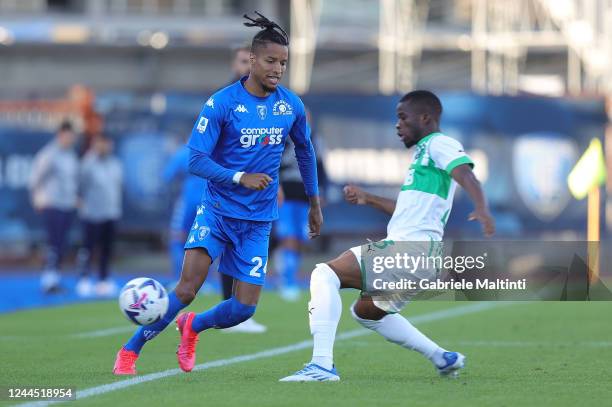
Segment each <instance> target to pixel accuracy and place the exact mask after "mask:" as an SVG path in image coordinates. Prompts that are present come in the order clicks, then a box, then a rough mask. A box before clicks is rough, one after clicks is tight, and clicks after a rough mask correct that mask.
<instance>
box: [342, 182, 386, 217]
mask: <svg viewBox="0 0 612 407" xmlns="http://www.w3.org/2000/svg"><path fill="white" fill-rule="evenodd" d="M344 199H346V200H347V202H350V203H352V204H355V205H369V206H371V207H373V208H376V209H378V210H381V211H383V212H384V213H386V214H388V215H393V212H394V211H395V203H396V201H394V200H393V199H389V198H384V197H382V196H378V195H374V194H370V193H369V192H366V191H364V190H363V189H361V188H359V187H357V186H355V185H347V186H345V187H344Z"/></svg>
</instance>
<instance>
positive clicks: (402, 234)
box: [387, 133, 474, 241]
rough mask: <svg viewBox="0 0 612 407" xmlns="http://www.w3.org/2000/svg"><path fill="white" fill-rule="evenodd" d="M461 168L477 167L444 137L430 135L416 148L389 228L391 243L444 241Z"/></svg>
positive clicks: (448, 138)
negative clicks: (455, 175) (455, 172)
mask: <svg viewBox="0 0 612 407" xmlns="http://www.w3.org/2000/svg"><path fill="white" fill-rule="evenodd" d="M461 164H469V165H470V166H472V167H473V166H474V163H473V162H472V160H471V159H470V157H468V156H467V154H466V153H465V151H464V150H463V146H462V145H461V143H459V142H458V141H457V140H455V139H453V138H450V137H448V136H445V135H444V134H442V133H432V134H429V135H428V136H426V137H424V138H423V139H421V140H420V141H419V142H418V143H417V144H416V146H415V151H414V158H413V160H412V164H411V165H410V168H409V169H408V173H407V175H406V178H405V180H404V185H402V188H401V190H400V192H399V195H398V197H397V204H396V206H395V211H394V212H393V216H392V217H391V220H390V221H389V224H388V225H387V238H388V239H391V240H396V241H410V240H414V241H417V240H431V239H433V240H435V241H439V240H442V236H443V235H444V226H445V225H446V221H447V220H448V216H449V215H450V211H451V208H452V206H453V196H454V195H455V189H456V188H457V183H456V182H455V181H454V180H453V179H452V177H451V175H450V174H451V172H452V171H453V170H454V169H455V168H456V167H457V166H459V165H461Z"/></svg>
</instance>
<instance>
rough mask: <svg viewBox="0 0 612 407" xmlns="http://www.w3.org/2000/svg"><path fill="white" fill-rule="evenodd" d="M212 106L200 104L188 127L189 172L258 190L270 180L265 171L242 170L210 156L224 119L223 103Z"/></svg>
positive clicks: (218, 181)
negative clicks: (200, 107) (226, 166)
mask: <svg viewBox="0 0 612 407" xmlns="http://www.w3.org/2000/svg"><path fill="white" fill-rule="evenodd" d="M213 106H214V107H213ZM213 106H211V105H209V104H206V105H204V108H203V109H202V112H201V113H200V115H199V116H198V119H197V120H196V123H195V125H194V126H193V130H192V131H191V137H190V139H189V143H188V146H189V148H190V150H191V152H190V154H189V172H190V173H192V174H194V175H197V176H198V177H201V178H205V179H207V180H210V181H213V182H216V183H219V184H225V185H228V186H229V185H232V184H240V185H242V186H243V187H245V188H248V189H256V190H261V189H264V188H266V187H267V186H268V185H269V184H270V182H272V178H270V176H268V175H267V174H261V173H256V174H246V173H244V172H242V171H236V170H232V169H229V168H225V167H223V166H222V165H219V164H218V163H216V162H215V161H214V160H213V159H212V158H211V154H212V152H213V151H214V149H215V147H216V145H217V142H218V141H219V137H220V136H221V129H222V128H223V123H224V120H225V118H224V117H225V107H224V106H223V104H222V103H217V104H215V105H213Z"/></svg>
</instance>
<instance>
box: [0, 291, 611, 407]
mask: <svg viewBox="0 0 612 407" xmlns="http://www.w3.org/2000/svg"><path fill="white" fill-rule="evenodd" d="M356 295H357V294H356V292H354V293H350V292H347V293H345V294H343V304H344V310H343V316H342V321H341V324H340V327H339V333H342V332H348V331H354V330H357V329H359V328H360V327H359V326H358V324H357V323H356V322H354V321H353V320H352V319H351V318H350V314H349V312H348V310H347V307H348V306H349V305H350V303H351V301H352V299H353V298H354V297H355V296H356ZM216 301H218V297H217V296H216V295H213V296H210V295H209V296H206V297H199V298H198V300H197V301H196V302H194V304H192V305H191V306H190V307H189V309H190V310H195V311H201V310H203V309H205V308H208V307H209V306H211V305H213V304H214V303H215V302H216ZM306 302H307V299H306V298H304V299H303V300H302V301H300V302H298V303H285V302H283V301H281V300H280V299H279V298H278V297H277V296H276V295H275V294H273V293H264V295H263V297H262V300H261V302H260V306H259V308H258V311H257V314H256V319H257V320H258V321H260V322H262V323H264V324H266V325H268V328H269V331H268V333H266V334H261V335H246V334H236V333H224V332H220V331H210V332H205V333H203V334H202V335H200V343H199V345H198V354H197V363H198V364H202V363H205V362H212V361H217V360H226V359H230V358H234V357H236V356H241V355H252V354H255V353H257V352H261V351H265V350H271V349H277V348H281V347H285V346H287V345H292V344H296V343H299V342H302V341H304V340H308V339H310V335H309V330H308V318H307V311H306ZM475 304H476V303H467V302H439V301H428V302H416V303H413V304H410V305H409V306H408V307H407V308H406V310H405V311H404V313H403V314H404V315H406V316H407V317H408V318H409V319H410V318H416V319H415V321H421V322H417V323H415V325H417V326H418V327H419V328H420V329H421V330H422V331H423V332H425V333H426V334H428V335H429V336H430V337H431V338H433V339H434V340H436V341H437V342H438V343H439V344H440V345H441V346H443V347H445V348H447V349H451V350H457V351H460V352H462V353H464V354H465V355H466V356H467V367H466V369H465V370H464V371H462V372H461V375H460V377H459V378H457V379H443V378H440V377H438V376H437V375H436V372H435V371H434V369H433V368H432V366H431V364H430V363H429V361H427V360H425V359H424V358H423V357H422V356H421V355H419V354H417V353H415V352H413V351H409V350H406V349H403V348H400V347H398V346H397V345H393V344H390V343H387V342H386V341H385V340H384V339H382V338H381V337H379V336H377V335H376V334H373V333H369V334H357V336H356V337H354V338H350V339H343V340H340V341H338V342H337V343H336V347H335V359H336V366H337V368H338V371H339V372H340V375H341V379H342V381H341V382H339V383H279V382H278V379H279V378H281V377H283V376H285V375H288V374H290V373H292V372H293V371H295V370H297V369H299V368H301V367H302V364H303V363H305V362H307V361H309V360H310V351H311V348H310V346H302V348H301V349H299V350H295V351H290V352H286V353H283V354H279V355H274V354H270V355H264V356H262V357H260V358H259V359H257V360H245V361H239V360H238V361H236V360H235V359H234V360H233V363H231V364H229V365H225V366H218V367H211V368H208V369H204V370H199V371H194V372H191V373H189V374H185V373H179V374H174V375H171V376H167V377H163V378H160V379H157V380H151V381H148V382H146V383H139V384H135V385H132V386H129V387H126V388H123V389H119V390H114V389H111V390H110V391H108V392H106V393H103V394H98V395H92V396H89V397H86V398H83V399H81V400H77V401H70V402H68V404H67V405H69V406H73V405H74V406H77V405H78V406H80V405H89V406H113V405H115V406H120V405H135V403H136V402H138V403H139V405H146V406H168V405H185V406H192V405H208V406H361V405H369V406H386V405H389V406H398V405H407V406H408V405H409V406H443V405H449V406H544V405H550V406H576V405H580V406H581V407H584V406H590V405H593V406H595V405H597V406H601V405H608V404H610V403H612V402H611V401H610V400H612V385H610V373H611V371H612V367H611V366H612V364H611V361H612V359H611V358H610V350H611V348H612V324H611V323H610V321H611V315H612V303H610V302H591V303H579V302H574V303H571V302H568V303H559V302H549V303H526V302H523V303H519V302H517V303H503V304H494V305H499V306H494V307H491V308H483V309H480V310H472V311H469V310H468V311H466V312H464V313H463V314H462V315H457V316H454V317H444V316H445V315H446V314H445V310H451V309H455V308H456V309H463V308H462V307H474V305H475ZM436 312H437V314H435V315H438V318H429V316H431V315H433V314H432V313H436ZM116 327H118V330H119V331H121V332H118V333H117V332H116V333H114V334H108V335H104V336H98V337H79V336H78V334H79V333H90V332H93V331H96V330H100V329H107V328H116ZM128 329H130V324H129V322H127V321H126V320H125V319H124V318H123V316H122V315H121V314H120V312H119V310H118V308H117V305H116V303H115V302H114V301H110V302H95V303H88V304H79V305H71V306H66V307H58V308H48V309H42V310H33V311H24V312H16V313H11V314H5V315H2V316H0V364H1V366H2V374H1V379H0V386H5V387H6V386H10V387H19V386H37V387H43V386H44V387H65V386H74V387H76V388H77V390H78V391H84V390H87V389H90V388H94V387H96V386H100V385H104V384H109V383H114V382H121V381H124V380H128V379H129V377H115V376H113V375H112V373H111V370H112V366H113V362H114V358H115V353H116V352H117V350H118V348H119V347H120V345H121V344H122V343H123V342H125V341H126V340H127V338H128V337H129V335H130V333H129V332H128ZM177 343H178V334H177V332H176V330H175V329H174V326H171V327H169V329H167V330H166V331H164V332H163V333H162V334H161V335H159V337H158V338H156V339H155V340H153V341H152V342H150V343H149V344H148V345H147V346H146V347H145V348H144V350H143V352H142V354H141V357H140V360H139V361H138V363H137V368H138V373H139V376H141V377H142V376H145V375H147V374H151V373H155V372H162V371H168V370H170V369H175V368H177V362H176V356H175V350H176V345H177ZM0 403H1V404H3V405H12V404H16V403H15V402H13V401H7V400H6V399H5V400H3V401H0Z"/></svg>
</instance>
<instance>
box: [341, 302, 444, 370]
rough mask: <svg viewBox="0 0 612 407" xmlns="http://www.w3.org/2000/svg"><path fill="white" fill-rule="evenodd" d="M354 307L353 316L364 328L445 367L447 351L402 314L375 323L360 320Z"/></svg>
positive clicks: (352, 307) (392, 315) (352, 309)
mask: <svg viewBox="0 0 612 407" xmlns="http://www.w3.org/2000/svg"><path fill="white" fill-rule="evenodd" d="M354 307H355V303H353V305H351V314H352V315H353V318H354V319H355V321H357V322H359V323H360V324H361V325H363V326H364V327H366V328H368V329H371V330H373V331H375V332H378V333H379V334H381V335H382V336H383V337H384V338H385V339H386V340H388V341H389V342H393V343H396V344H398V345H400V346H402V347H404V348H407V349H412V350H415V351H417V352H419V353H420V354H422V355H423V356H425V357H426V358H427V359H429V360H431V361H432V362H433V363H434V364H435V365H436V366H444V364H445V363H446V362H445V360H444V358H443V357H442V355H443V354H444V352H446V350H444V349H443V348H441V347H439V346H438V345H437V344H436V343H435V342H434V341H432V340H431V339H429V338H428V337H427V336H425V335H424V334H423V333H422V332H421V331H419V330H418V329H417V328H415V327H414V325H412V324H411V323H410V322H408V320H407V319H406V318H404V317H402V316H401V315H400V314H389V315H386V316H385V317H383V318H382V319H380V320H378V321H373V320H369V319H362V318H359V317H358V316H357V314H355V308H354Z"/></svg>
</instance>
